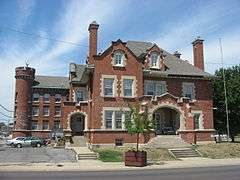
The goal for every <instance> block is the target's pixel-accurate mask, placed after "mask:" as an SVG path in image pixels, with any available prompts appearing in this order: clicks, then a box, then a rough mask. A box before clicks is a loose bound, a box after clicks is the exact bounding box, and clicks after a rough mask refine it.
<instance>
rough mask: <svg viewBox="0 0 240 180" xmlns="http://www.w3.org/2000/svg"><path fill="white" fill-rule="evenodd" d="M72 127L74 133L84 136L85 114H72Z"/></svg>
mask: <svg viewBox="0 0 240 180" xmlns="http://www.w3.org/2000/svg"><path fill="white" fill-rule="evenodd" d="M70 120H71V123H70V128H71V130H72V135H73V136H74V135H80V136H82V135H83V133H84V129H85V128H84V127H85V123H84V122H85V116H84V114H82V113H75V114H73V115H71V119H70Z"/></svg>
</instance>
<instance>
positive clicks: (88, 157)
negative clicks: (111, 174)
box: [77, 153, 98, 160]
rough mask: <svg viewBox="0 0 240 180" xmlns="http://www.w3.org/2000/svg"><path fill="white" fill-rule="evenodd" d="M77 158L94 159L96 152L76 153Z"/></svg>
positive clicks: (96, 156) (96, 157) (96, 155)
mask: <svg viewBox="0 0 240 180" xmlns="http://www.w3.org/2000/svg"><path fill="white" fill-rule="evenodd" d="M77 157H78V160H96V159H98V154H96V153H85V154H78V155H77Z"/></svg>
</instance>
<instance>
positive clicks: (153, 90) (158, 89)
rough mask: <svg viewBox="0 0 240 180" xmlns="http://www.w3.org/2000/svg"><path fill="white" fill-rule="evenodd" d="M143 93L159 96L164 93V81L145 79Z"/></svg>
mask: <svg viewBox="0 0 240 180" xmlns="http://www.w3.org/2000/svg"><path fill="white" fill-rule="evenodd" d="M144 86H145V87H144V88H145V95H150V96H159V95H161V94H164V93H166V82H165V81H146V82H145V83H144Z"/></svg>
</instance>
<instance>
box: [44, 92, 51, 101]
mask: <svg viewBox="0 0 240 180" xmlns="http://www.w3.org/2000/svg"><path fill="white" fill-rule="evenodd" d="M43 101H44V102H49V101H50V94H44V95H43Z"/></svg>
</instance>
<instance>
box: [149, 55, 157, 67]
mask: <svg viewBox="0 0 240 180" xmlns="http://www.w3.org/2000/svg"><path fill="white" fill-rule="evenodd" d="M150 65H151V68H159V54H158V53H156V52H153V53H151V55H150Z"/></svg>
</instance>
